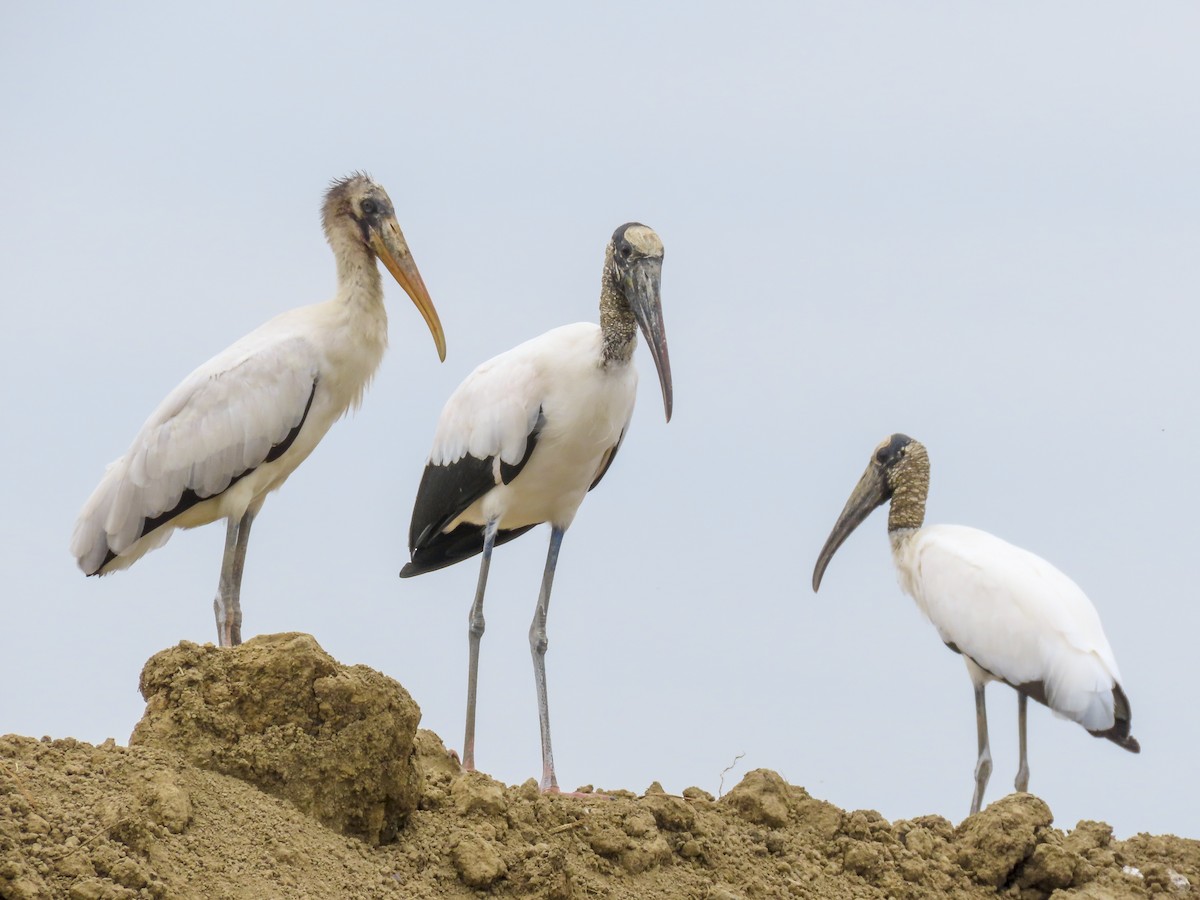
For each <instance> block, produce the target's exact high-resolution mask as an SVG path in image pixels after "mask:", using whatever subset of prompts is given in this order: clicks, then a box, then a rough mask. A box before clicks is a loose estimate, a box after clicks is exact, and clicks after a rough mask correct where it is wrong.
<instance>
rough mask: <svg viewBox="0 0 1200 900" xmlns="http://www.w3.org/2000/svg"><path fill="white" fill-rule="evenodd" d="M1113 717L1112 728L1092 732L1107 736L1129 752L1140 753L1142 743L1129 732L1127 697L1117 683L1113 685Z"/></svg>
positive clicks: (1098, 735)
mask: <svg viewBox="0 0 1200 900" xmlns="http://www.w3.org/2000/svg"><path fill="white" fill-rule="evenodd" d="M1113 717H1114V722H1113V726H1112V728H1108V729H1106V730H1104V731H1093V732H1092V734H1094V735H1095V736H1096V737H1102V738H1108V740H1110V741H1112V742H1113V743H1114V744H1116V745H1117V746H1118V747H1121V748H1123V749H1125V750H1128V751H1129V752H1130V753H1140V752H1141V751H1142V745H1141V744H1139V743H1138V740H1137V738H1135V737H1134V736H1133V735H1131V734H1130V733H1129V729H1130V727H1132V724H1133V711H1132V710H1131V709H1130V708H1129V698H1128V697H1126V696H1125V692H1124V691H1123V690H1121V686H1120V685H1119V684H1114V685H1113Z"/></svg>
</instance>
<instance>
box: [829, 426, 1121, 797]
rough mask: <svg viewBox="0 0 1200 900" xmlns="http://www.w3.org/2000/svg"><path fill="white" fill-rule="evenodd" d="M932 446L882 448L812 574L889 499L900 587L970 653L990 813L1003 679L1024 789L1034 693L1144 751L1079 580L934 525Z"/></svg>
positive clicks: (898, 442)
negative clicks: (993, 699) (990, 707)
mask: <svg viewBox="0 0 1200 900" xmlns="http://www.w3.org/2000/svg"><path fill="white" fill-rule="evenodd" d="M928 493H929V454H928V452H927V451H926V450H925V447H924V446H923V445H922V444H921V443H919V442H918V441H915V440H913V439H912V438H910V437H908V436H907V435H903V434H893V435H892V436H891V437H889V438H888V439H887V440H885V441H884V442H883V443H881V444H880V445H879V446H878V447H877V448H876V449H875V454H874V456H873V457H872V459H871V463H870V465H869V466H867V471H866V472H865V473H864V474H863V476H862V478H861V479H860V480H859V482H858V485H857V486H856V487H855V488H854V492H853V493H852V494H851V495H850V499H849V500H848V501H847V503H846V508H845V509H843V510H842V514H841V516H840V517H839V518H838V520H837V523H836V524H835V525H834V526H833V531H831V532H830V534H829V539H828V540H827V541H826V542H825V546H824V547H823V548H822V549H821V555H820V556H819V557H818V558H817V565H816V568H815V569H814V570H813V590H814V591H816V590H817V589H818V588H820V586H821V576H822V575H824V573H825V567H826V566H827V565H829V561H830V559H832V558H833V554H834V553H835V552H836V551H837V549H838V547H840V546H841V545H842V542H843V541H845V540H846V538H847V537H849V536H850V533H851V532H852V531H854V529H855V528H857V527H858V525H859V524H860V523H861V522H862V521H863V520H864V519H866V518H867V516H868V515H870V513H871V511H872V510H874V509H875V508H876V507H878V506H882V505H883V504H884V503H885V502H887V501H888V500H889V499H890V500H891V508H890V509H889V511H888V537H889V538H890V539H891V544H892V559H893V561H894V562H895V564H896V571H897V573H898V574H899V580H900V587H901V588H902V589H903V591H904V592H905V593H906V594H908V595H909V596H910V597H912V598H913V600H915V601H916V603H917V606H918V607H920V609H921V612H922V613H924V614H925V616H926V617H927V618H928V619H929V621H930V622H932V623H933V626H934V627H935V628H936V629H937V631H938V634H939V635H940V636H941V639H942V641H943V642H944V643H945V644H946V646H947V647H949V648H950V649H951V650H953V651H954V652H955V653H960V654H962V657H963V659H964V661H965V662H966V664H967V672H968V674H969V675H970V677H971V682H972V684H973V685H974V687H975V721H976V728H977V731H978V737H979V757H978V760H977V761H976V764H975V794H974V796H973V798H972V800H971V813H972V814H974V813H977V812H979V807H980V804H981V802H982V801H983V791H984V788H985V787H986V786H987V781H988V776H989V775H991V772H992V754H991V750H990V748H989V747H988V731H987V710H986V708H985V706H984V695H983V692H984V688H985V687H986V686H987V683H988V682H989V681H1003V682H1004V683H1005V684H1008V685H1010V686H1011V687H1013V688H1016V691H1017V697H1018V701H1017V726H1018V740H1019V744H1020V766H1019V767H1018V769H1017V779H1016V788H1017V790H1018V791H1025V790H1027V789H1028V787H1029V764H1028V762H1027V760H1026V756H1025V705H1026V701H1027V700H1028V698H1030V697H1032V698H1033V699H1034V700H1036V701H1038V702H1039V703H1042V704H1045V705H1046V706H1048V707H1050V709H1052V710H1053V711H1054V712H1055V713H1056V714H1057V715H1059V716H1062V717H1063V718H1067V719H1071V720H1072V721H1075V722H1078V723H1079V724H1080V725H1082V726H1083V727H1084V728H1086V729H1087V730H1088V731H1089V732H1091V733H1092V734H1093V735H1095V736H1096V737H1102V738H1108V739H1109V740H1110V741H1112V742H1113V743H1115V744H1117V745H1118V746H1119V747H1123V748H1125V749H1126V750H1129V751H1131V752H1133V753H1137V752H1139V750H1140V749H1141V748H1140V747H1139V746H1138V742H1137V740H1136V739H1135V738H1134V737H1133V736H1132V735H1130V733H1129V727H1130V720H1131V712H1130V708H1129V700H1128V699H1127V698H1126V696H1125V692H1124V691H1123V690H1122V689H1121V684H1120V682H1121V675H1120V672H1119V671H1118V670H1117V661H1116V659H1114V658H1113V652H1112V650H1111V648H1110V647H1109V645H1108V639H1107V638H1106V637H1105V636H1104V629H1103V627H1102V626H1101V625H1100V617H1099V616H1098V615H1097V614H1096V609H1095V607H1093V606H1092V604H1091V601H1090V600H1088V598H1087V595H1085V594H1084V593H1083V591H1082V590H1080V589H1079V587H1078V585H1076V584H1075V582H1073V581H1071V579H1069V578H1068V577H1067V576H1066V575H1064V574H1063V573H1062V572H1060V571H1058V569H1056V568H1054V566H1052V565H1050V563H1048V562H1046V561H1045V560H1044V559H1042V558H1041V557H1040V556H1035V555H1034V554H1032V553H1030V552H1028V551H1027V550H1022V549H1021V548H1020V547H1014V546H1013V545H1012V544H1009V543H1007V542H1006V541H1002V540H1000V538H998V537H995V536H994V535H991V534H988V533H987V532H986V531H979V530H977V529H975V528H968V527H966V526H963V525H928V526H923V522H924V520H925V499H926V496H927V495H928Z"/></svg>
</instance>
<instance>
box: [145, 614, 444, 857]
mask: <svg viewBox="0 0 1200 900" xmlns="http://www.w3.org/2000/svg"><path fill="white" fill-rule="evenodd" d="M139 687H140V689H141V692H142V696H143V697H145V698H146V714H145V715H144V716H143V717H142V721H141V722H139V723H138V725H137V727H136V728H134V730H133V736H132V737H130V739H129V744H130V746H139V745H145V746H148V747H157V748H159V749H162V750H169V751H175V752H177V753H179V754H181V755H182V756H183V757H184V758H185V759H186V760H187V761H188V762H190V763H193V764H194V765H197V766H199V767H201V768H203V769H212V770H213V771H214V772H221V773H223V774H225V775H233V776H236V777H237V778H241V779H242V780H243V781H248V782H250V783H251V784H253V785H255V786H256V787H259V788H261V789H262V790H264V791H266V792H267V793H268V794H274V795H276V796H277V797H282V798H284V799H285V800H290V801H291V802H292V803H294V804H295V805H296V806H297V807H298V808H299V809H300V810H301V811H302V812H306V813H308V814H309V815H310V816H312V817H313V818H315V819H317V820H318V821H320V822H323V823H324V824H326V825H328V826H329V827H331V828H335V829H337V830H338V831H341V832H343V833H344V834H348V835H350V836H352V837H361V838H363V839H364V840H366V841H367V842H368V843H371V844H378V843H380V842H381V841H391V840H394V839H395V837H396V832H397V831H398V830H399V829H400V827H401V826H402V825H403V824H404V820H405V819H406V818H407V817H408V814H409V813H410V812H412V811H413V810H414V809H416V808H417V794H418V785H417V771H416V768H415V766H414V765H413V737H414V736H415V735H416V732H417V723H418V722H419V721H420V720H421V711H420V710H419V709H418V708H417V704H416V703H414V702H413V700H412V698H411V697H410V696H409V695H408V692H407V691H405V690H404V688H402V687H401V686H400V685H399V684H398V683H396V682H395V681H393V680H392V679H390V678H388V677H386V676H384V675H380V674H379V673H378V672H376V671H374V670H373V669H368V668H367V667H366V666H350V667H348V666H342V665H339V664H338V663H337V662H336V661H335V660H334V659H333V657H331V656H330V655H329V654H328V653H326V652H325V651H324V650H322V649H321V648H320V647H319V646H318V645H317V642H316V641H315V640H313V639H312V637H310V636H309V635H307V634H271V635H263V636H262V637H257V638H254V639H252V640H250V641H247V642H246V643H245V644H243V645H242V646H240V647H238V648H237V650H236V651H235V652H232V653H226V652H224V651H222V650H221V649H219V648H217V647H214V646H213V645H212V644H206V645H204V646H200V645H198V644H192V643H188V642H186V641H185V642H184V643H182V644H180V645H179V646H178V647H172V648H171V649H170V650H164V651H163V652H161V653H156V654H155V655H154V656H152V657H151V658H150V661H149V662H147V663H146V665H145V667H144V668H143V669H142V677H141V682H140V685H139Z"/></svg>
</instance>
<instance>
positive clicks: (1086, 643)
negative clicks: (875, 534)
mask: <svg viewBox="0 0 1200 900" xmlns="http://www.w3.org/2000/svg"><path fill="white" fill-rule="evenodd" d="M892 555H893V558H894V560H895V563H896V572H897V575H898V576H899V580H900V586H901V587H902V588H903V590H904V592H905V593H906V594H908V595H909V596H910V597H912V598H913V600H915V601H916V603H917V606H918V607H919V608H920V609H921V612H923V613H924V614H925V616H926V617H927V618H928V619H929V621H930V622H932V623H933V626H934V627H935V628H936V629H937V632H938V634H939V635H940V636H941V638H942V640H943V641H945V642H946V643H948V644H953V645H954V646H956V647H957V648H958V649H959V651H960V652H961V653H962V654H963V655H964V656H966V657H969V658H970V659H971V660H973V661H974V662H975V663H976V664H977V665H978V666H979V667H980V668H981V669H983V670H984V671H986V672H989V673H991V674H992V675H993V676H994V677H995V678H997V679H999V680H1002V681H1005V682H1007V683H1009V684H1013V685H1019V684H1027V683H1032V682H1039V681H1040V682H1042V683H1043V684H1044V685H1045V690H1046V705H1047V706H1049V707H1050V708H1051V709H1052V710H1053V711H1054V712H1055V713H1056V714H1058V715H1060V716H1063V717H1065V718H1068V719H1071V720H1072V721H1075V722H1078V723H1079V724H1080V725H1082V726H1083V727H1084V728H1087V729H1088V730H1089V731H1105V730H1107V729H1109V728H1112V727H1113V725H1114V724H1115V722H1116V718H1115V715H1114V709H1113V687H1114V686H1115V685H1117V684H1119V683H1120V680H1121V673H1120V671H1119V670H1118V669H1117V661H1116V659H1114V658H1113V653H1112V648H1110V647H1109V645H1108V638H1106V637H1105V635H1104V629H1103V627H1102V626H1101V625H1100V616H1099V615H1097V613H1096V609H1095V607H1094V606H1092V603H1091V601H1090V600H1088V598H1087V595H1086V594H1084V593H1083V591H1082V590H1080V588H1079V586H1078V585H1077V584H1075V582H1073V581H1072V580H1071V579H1070V578H1068V577H1067V576H1066V575H1064V574H1063V573H1062V572H1060V571H1059V570H1058V569H1056V568H1054V566H1052V565H1050V563H1048V562H1046V561H1045V560H1044V559H1042V558H1041V557H1040V556H1037V555H1035V554H1033V553H1030V552H1029V551H1028V550H1022V549H1021V548H1020V547H1014V546H1013V545H1012V544H1010V543H1008V542H1007V541H1003V540H1001V539H1000V538H998V537H996V536H994V535H991V534H988V533H987V532H986V531H980V530H979V529H977V528H969V527H967V526H964V525H926V526H925V527H923V528H920V529H919V530H916V531H911V532H907V533H906V534H903V535H902V536H900V537H897V538H895V539H893V541H892Z"/></svg>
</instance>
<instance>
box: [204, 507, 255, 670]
mask: <svg viewBox="0 0 1200 900" xmlns="http://www.w3.org/2000/svg"><path fill="white" fill-rule="evenodd" d="M257 513H258V510H256V509H255V510H249V509H248V510H246V512H245V514H244V515H243V516H242V517H241V518H240V519H237V520H235V519H233V518H230V520H229V525H228V526H227V527H226V529H225V555H224V556H223V557H222V558H221V580H220V582H219V583H218V585H217V596H216V599H215V600H213V612H214V613H215V614H216V617H217V640H218V641H219V642H220V644H221V646H222V647H236V646H237V645H238V644H240V643H241V642H242V572H243V570H244V569H245V568H246V544H247V543H248V542H249V540H250V526H251V525H252V524H253V523H254V516H255V515H256V514H257Z"/></svg>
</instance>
